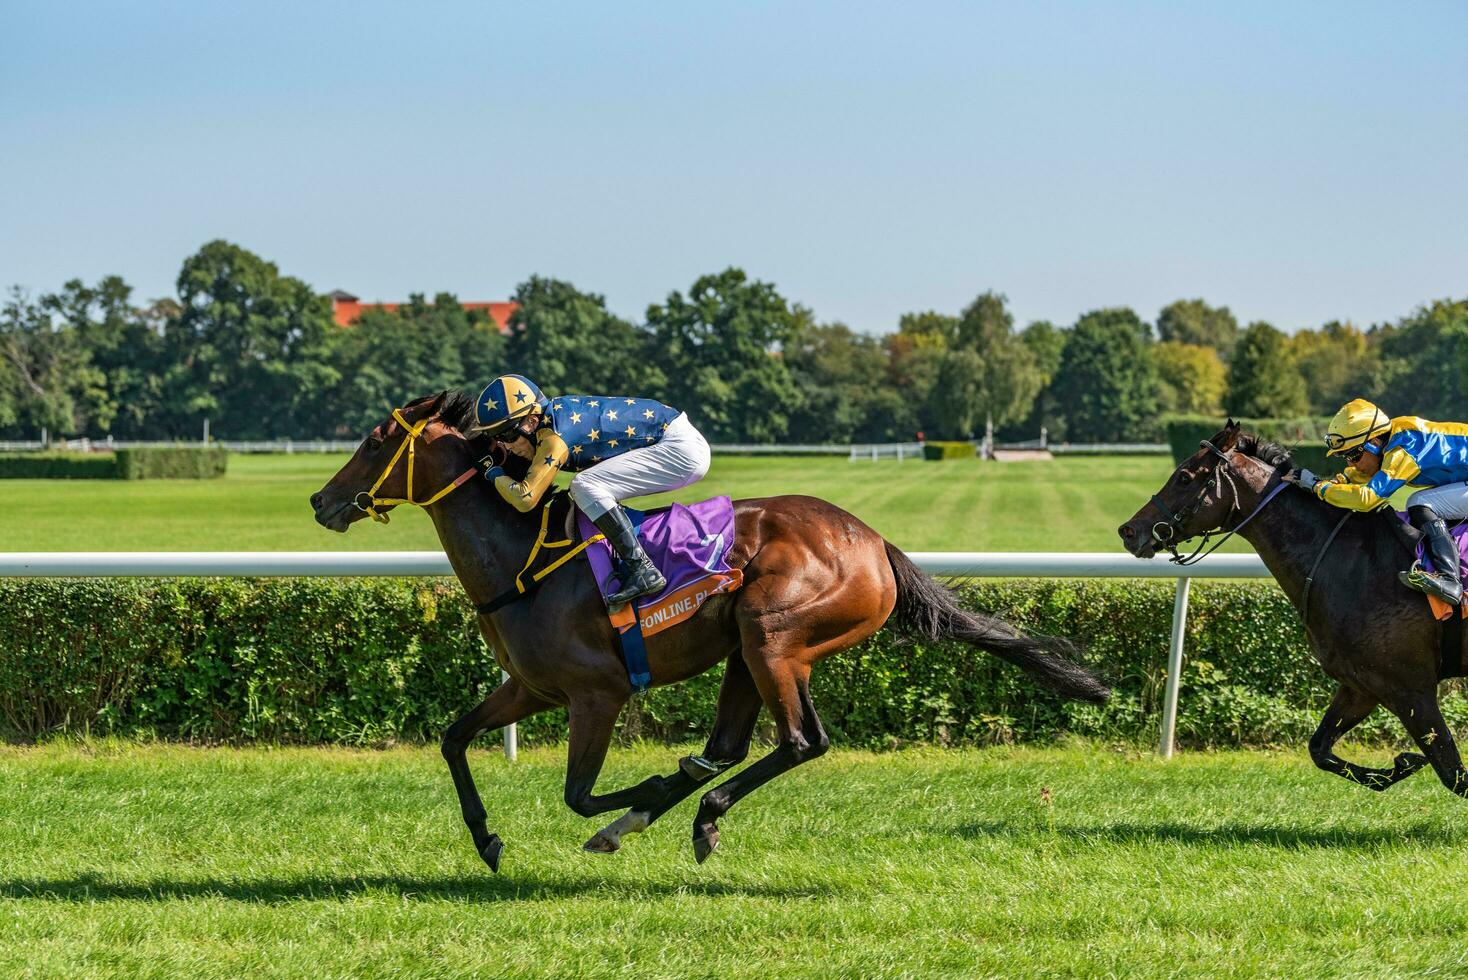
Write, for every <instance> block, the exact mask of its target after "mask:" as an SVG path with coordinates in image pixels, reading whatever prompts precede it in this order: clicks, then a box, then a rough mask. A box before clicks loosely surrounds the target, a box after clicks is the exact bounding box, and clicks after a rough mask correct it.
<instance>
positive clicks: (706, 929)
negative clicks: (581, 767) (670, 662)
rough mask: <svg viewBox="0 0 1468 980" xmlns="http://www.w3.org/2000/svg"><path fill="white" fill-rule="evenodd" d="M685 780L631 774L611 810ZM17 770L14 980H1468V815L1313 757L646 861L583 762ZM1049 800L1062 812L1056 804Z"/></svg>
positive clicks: (124, 751) (939, 802)
mask: <svg viewBox="0 0 1468 980" xmlns="http://www.w3.org/2000/svg"><path fill="white" fill-rule="evenodd" d="M674 755H675V753H674V752H673V751H671V750H667V749H652V748H634V749H630V750H619V751H615V752H614V753H613V754H612V757H611V759H610V760H609V764H608V766H607V771H606V773H605V774H604V777H603V778H604V783H603V786H604V787H605V788H608V789H609V788H611V787H613V786H624V785H629V784H631V783H632V782H634V781H636V780H639V779H641V778H642V777H643V776H646V775H647V774H649V773H651V772H667V771H669V770H670V767H671V765H672V761H673V758H674ZM473 762H474V765H475V767H476V771H477V773H478V776H479V780H480V788H481V790H482V791H483V793H484V796H485V800H486V802H487V804H488V807H489V810H490V813H491V821H490V823H491V827H492V829H494V830H496V831H497V832H498V833H500V834H501V835H502V836H503V837H504V838H505V840H506V842H507V847H506V850H505V856H504V865H503V869H502V873H501V874H500V875H499V876H497V877H496V876H492V875H490V874H489V872H488V870H487V869H485V868H484V867H483V866H482V865H481V864H480V863H479V860H478V858H477V857H475V855H474V853H473V850H472V848H471V847H470V845H469V841H468V836H467V834H466V832H465V831H464V828H463V826H462V824H461V823H460V821H459V816H458V810H457V806H456V804H455V802H454V797H453V792H452V789H451V786H450V782H449V778H448V775H447V773H446V771H445V769H444V767H443V764H442V761H441V760H440V759H439V757H438V753H437V752H436V751H435V750H433V749H432V748H412V749H395V750H389V751H383V752H368V751H348V750H341V749H260V748H256V749H203V750H201V749H191V748H185V747H177V746H172V747H166V746H138V745H135V744H129V743H100V744H91V745H81V746H77V745H49V746H43V747H40V748H9V749H0V784H3V785H4V786H5V793H4V794H3V796H0V849H3V853H4V855H5V858H4V863H3V872H0V916H3V922H4V926H3V928H0V973H3V974H4V975H7V976H19V975H35V976H45V975H54V976H77V975H99V974H114V975H117V974H123V975H130V976H160V977H162V976H177V975H206V976H217V975H232V976H240V975H251V976H261V977H265V976H287V975H290V976H305V975H309V976H313V977H322V976H398V975H422V976H466V977H467V976H475V977H478V976H485V975H489V976H504V975H511V976H534V975H563V976H569V975H607V974H614V973H616V974H627V975H633V976H759V977H781V976H798V975H807V976H809V975H819V976H873V975H899V974H901V975H910V974H929V975H930V974H947V975H979V974H1003V975H1025V976H1028V975H1037V974H1038V975H1066V974H1087V975H1096V974H1109V975H1125V976H1149V975H1151V976H1160V975H1173V974H1176V973H1179V972H1181V973H1191V974H1203V973H1206V974H1210V975H1250V976H1252V975H1274V976H1300V975H1305V976H1321V975H1342V974H1345V975H1373V976H1391V975H1404V974H1408V973H1418V972H1424V971H1436V972H1441V973H1446V974H1450V975H1452V974H1461V973H1462V972H1463V971H1464V970H1465V969H1468V963H1465V960H1468V953H1465V950H1464V947H1463V943H1462V935H1463V934H1464V931H1465V929H1468V910H1465V907H1464V905H1463V904H1462V903H1460V902H1459V901H1457V896H1459V895H1461V894H1463V892H1464V890H1465V888H1468V829H1465V827H1464V825H1463V820H1464V811H1463V809H1462V802H1461V801H1460V800H1458V799H1456V798H1455V797H1453V796H1451V795H1450V794H1449V793H1447V792H1446V791H1445V790H1444V789H1443V788H1442V787H1441V786H1440V785H1439V784H1438V783H1437V781H1436V780H1435V779H1433V778H1432V776H1431V774H1429V773H1424V774H1422V775H1419V776H1418V777H1417V778H1415V779H1413V780H1411V781H1409V782H1408V783H1406V784H1404V785H1403V786H1400V787H1398V788H1396V789H1394V790H1393V791H1392V792H1390V793H1386V794H1380V795H1377V794H1372V793H1369V792H1366V791H1364V790H1362V789H1360V788H1358V787H1353V786H1350V785H1348V784H1346V783H1345V782H1344V781H1342V780H1339V779H1336V778H1333V777H1330V776H1327V775H1326V774H1324V773H1320V772H1318V771H1316V770H1315V769H1313V768H1312V767H1311V766H1310V764H1309V762H1308V760H1307V759H1306V758H1305V757H1304V754H1303V753H1300V752H1296V753H1290V754H1270V753H1226V754H1189V755H1184V756H1182V757H1179V758H1177V759H1174V760H1172V761H1171V762H1161V761H1159V760H1156V759H1154V758H1151V757H1149V756H1146V755H1140V754H1123V753H1119V752H1108V751H1101V750H1097V749H1091V748H1071V749H1043V750H1042V749H989V750H981V751H951V750H949V751H939V750H913V751H905V752H899V753H892V754H886V755H875V756H874V755H867V754H863V753H853V752H841V751H837V752H833V753H832V754H831V755H829V756H827V757H826V758H824V759H821V760H818V761H817V762H815V763H812V764H810V765H808V766H806V767H804V768H802V769H800V770H797V771H796V772H794V773H792V774H790V775H788V776H786V777H784V778H782V779H780V780H778V781H776V782H775V783H772V784H770V785H769V786H767V787H765V788H764V789H762V790H760V791H759V792H758V793H756V794H755V795H754V796H752V797H750V798H749V799H747V800H746V801H744V802H742V803H741V804H740V805H739V806H737V807H736V808H735V809H734V810H733V811H732V812H731V813H730V814H729V815H728V816H727V817H726V818H725V819H724V820H723V822H722V830H723V842H722V845H721V848H720V850H719V851H718V852H717V853H716V854H715V855H714V856H713V857H712V858H711V859H710V861H709V862H708V863H707V864H705V865H702V866H699V865H695V864H694V863H693V861H692V858H691V852H690V847H689V843H688V835H689V823H690V820H691V814H692V809H693V807H692V804H691V803H685V804H683V805H682V806H680V807H679V808H678V809H677V810H675V811H674V812H673V813H671V814H670V815H669V816H668V817H667V818H665V820H664V822H663V823H661V824H658V825H656V826H655V827H653V828H652V829H651V830H650V831H649V832H648V833H646V834H644V835H642V836H640V837H634V838H631V839H630V840H629V841H628V842H627V844H626V845H625V846H624V848H623V850H622V851H621V852H619V853H618V854H616V855H612V856H600V855H589V854H583V853H581V852H580V851H579V850H578V848H579V845H580V843H581V841H582V840H584V839H585V838H586V837H587V836H589V835H590V834H591V833H592V832H593V831H594V830H595V828H596V827H597V826H599V825H600V824H601V823H602V822H603V821H601V820H582V819H580V818H578V817H576V816H574V815H572V814H571V813H570V812H569V811H568V810H567V809H566V808H565V807H564V806H563V805H562V803H561V779H562V758H561V753H560V751H558V750H552V749H541V750H534V751H530V752H527V753H525V754H524V755H522V757H521V761H520V762H519V763H518V764H515V765H513V766H511V765H509V764H507V763H505V762H504V761H503V760H502V759H501V758H499V756H498V755H497V754H496V753H492V752H488V751H486V752H477V753H475V755H474V756H473ZM1045 790H1048V791H1049V799H1050V802H1049V803H1048V804H1047V803H1044V802H1042V795H1043V793H1044V791H1045Z"/></svg>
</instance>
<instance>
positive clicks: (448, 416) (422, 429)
mask: <svg viewBox="0 0 1468 980" xmlns="http://www.w3.org/2000/svg"><path fill="white" fill-rule="evenodd" d="M468 402H469V400H468V399H467V397H466V396H463V395H460V394H458V393H454V392H447V391H441V392H439V393H438V394H436V395H429V396H427V397H424V398H419V399H418V400H416V401H412V402H409V403H408V404H407V405H404V406H403V407H402V408H398V409H394V410H393V412H392V414H390V415H389V416H388V417H387V418H385V419H383V420H382V421H381V422H379V423H378V424H377V426H376V427H375V428H373V430H372V431H371V432H369V433H368V434H367V438H365V439H363V440H362V444H361V445H360V446H358V447H357V451H356V452H355V453H353V454H352V458H351V459H349V460H347V463H346V465H345V466H343V467H342V468H341V469H340V470H338V471H337V473H336V475H335V476H333V477H332V478H331V479H330V480H328V481H327V482H326V486H324V487H322V488H321V489H320V490H318V491H317V492H316V493H314V494H312V495H311V506H312V508H314V509H315V511H316V522H317V523H318V524H320V525H321V526H322V527H325V528H329V529H331V530H333V531H345V530H346V529H347V528H348V527H350V526H351V525H352V524H353V523H354V522H356V521H359V520H361V519H362V518H364V517H371V518H372V519H373V520H377V521H381V522H382V523H384V524H386V523H387V512H388V511H390V510H392V509H393V508H394V507H396V506H397V505H398V504H415V505H417V506H420V507H426V506H428V505H429V504H432V503H436V502H438V501H439V500H440V499H442V498H443V497H445V496H447V495H448V494H449V493H451V492H453V490H454V489H456V488H457V487H459V486H462V485H463V484H464V483H465V482H466V481H468V480H469V479H471V478H472V477H473V476H474V475H475V473H476V472H477V470H476V469H475V467H474V466H473V465H472V456H471V455H470V451H469V446H468V441H467V439H466V438H465V437H464V435H463V434H462V433H461V432H460V430H459V427H458V426H459V423H460V422H461V419H460V418H459V416H460V415H462V414H463V412H464V409H465V404H467V403H468ZM466 466H467V469H466Z"/></svg>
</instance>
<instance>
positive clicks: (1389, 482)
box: [1315, 415, 1468, 511]
mask: <svg viewBox="0 0 1468 980" xmlns="http://www.w3.org/2000/svg"><path fill="white" fill-rule="evenodd" d="M1465 481H1468V424H1465V423H1462V422H1431V421H1428V420H1427V419H1422V418H1417V417H1416V416H1415V415H1404V416H1402V417H1401V418H1395V419H1392V423H1391V434H1390V436H1389V437H1388V439H1387V443H1386V446H1385V447H1384V448H1383V449H1382V452H1381V469H1380V470H1378V471H1377V472H1376V473H1375V475H1373V476H1372V477H1371V478H1370V479H1369V480H1368V479H1366V477H1365V476H1364V475H1363V474H1362V473H1361V472H1360V471H1359V470H1357V469H1356V468H1354V467H1347V468H1346V471H1345V473H1343V474H1341V475H1340V476H1338V477H1336V478H1334V479H1333V480H1330V481H1327V482H1322V483H1320V484H1318V485H1317V486H1316V487H1315V494H1316V496H1318V497H1319V498H1320V499H1321V500H1324V501H1325V502H1326V503H1328V504H1333V505H1334V506H1336V507H1344V508H1345V509H1347V510H1360V511H1367V510H1375V509H1376V508H1378V507H1380V506H1382V505H1383V504H1385V503H1386V501H1387V499H1388V498H1389V497H1391V495H1392V494H1394V493H1396V492H1397V490H1399V489H1401V488H1402V487H1403V486H1404V485H1406V486H1414V487H1440V486H1444V485H1445V484H1449V483H1462V482H1465Z"/></svg>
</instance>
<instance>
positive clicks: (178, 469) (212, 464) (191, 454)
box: [117, 446, 229, 480]
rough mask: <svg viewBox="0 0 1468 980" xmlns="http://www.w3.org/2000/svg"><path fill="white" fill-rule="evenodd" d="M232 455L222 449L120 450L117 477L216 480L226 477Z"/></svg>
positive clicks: (186, 447) (181, 447)
mask: <svg viewBox="0 0 1468 980" xmlns="http://www.w3.org/2000/svg"><path fill="white" fill-rule="evenodd" d="M228 464H229V453H228V452H226V451H225V450H224V449H222V448H205V447H203V446H169V447H166V448H160V449H119V450H118V451H117V475H118V478H119V479H123V480H214V479H218V478H219V477H221V476H223V475H224V470H225V467H226V466H228Z"/></svg>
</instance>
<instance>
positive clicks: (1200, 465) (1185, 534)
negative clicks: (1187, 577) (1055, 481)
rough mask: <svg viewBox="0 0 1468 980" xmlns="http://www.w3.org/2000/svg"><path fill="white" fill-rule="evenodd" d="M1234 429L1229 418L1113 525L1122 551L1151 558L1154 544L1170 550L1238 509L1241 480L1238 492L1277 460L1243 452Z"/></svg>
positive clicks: (1247, 488)
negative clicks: (1133, 510)
mask: <svg viewBox="0 0 1468 980" xmlns="http://www.w3.org/2000/svg"><path fill="white" fill-rule="evenodd" d="M1240 431H1241V430H1240V426H1239V424H1238V423H1237V422H1235V421H1234V420H1233V419H1229V420H1228V424H1226V425H1225V426H1224V427H1223V428H1222V429H1221V430H1219V431H1218V433H1216V434H1215V435H1214V436H1213V438H1212V439H1209V440H1207V441H1206V442H1204V443H1202V444H1201V445H1200V446H1199V448H1198V451H1197V452H1195V453H1194V454H1193V455H1191V456H1189V457H1188V458H1187V459H1185V460H1183V461H1182V463H1181V464H1179V466H1178V467H1177V469H1175V470H1173V471H1172V475H1171V476H1170V477H1168V478H1167V482H1166V483H1164V484H1163V485H1162V489H1160V490H1158V491H1157V492H1156V493H1155V494H1153V495H1152V499H1151V500H1149V501H1148V502H1147V503H1146V504H1145V505H1144V506H1143V507H1142V509H1141V510H1139V511H1137V512H1136V513H1135V514H1133V515H1132V518H1131V520H1129V521H1127V522H1126V523H1125V524H1123V525H1122V526H1121V527H1119V528H1117V533H1118V534H1120V535H1121V542H1122V544H1123V545H1124V546H1125V547H1126V550H1127V551H1130V552H1131V553H1132V554H1134V555H1136V556H1137V557H1138V558H1151V557H1152V556H1153V555H1155V554H1157V549H1159V548H1173V547H1175V546H1176V545H1177V544H1178V542H1180V541H1186V540H1187V539H1189V538H1195V537H1198V536H1199V535H1203V534H1207V533H1209V532H1211V531H1217V530H1220V529H1222V528H1223V527H1224V525H1225V524H1226V523H1228V521H1229V518H1230V517H1231V516H1233V515H1235V514H1236V513H1237V512H1238V511H1239V509H1240V504H1241V497H1240V494H1241V484H1242V485H1243V486H1242V492H1243V493H1244V494H1248V493H1249V491H1250V490H1257V489H1258V488H1259V487H1262V486H1263V485H1264V483H1266V482H1267V481H1268V479H1269V477H1270V476H1272V475H1274V473H1275V472H1276V467H1277V465H1279V462H1278V461H1276V460H1268V461H1266V460H1260V459H1256V458H1255V457H1253V456H1250V455H1247V454H1246V453H1244V452H1243V451H1242V450H1241V447H1240V445H1239V436H1240ZM1271 448H1273V447H1271ZM1280 452H1283V450H1280ZM1251 464H1252V465H1251ZM1256 483H1257V484H1258V486H1255V484H1256ZM1237 516H1238V517H1242V514H1238V515H1237ZM1235 526H1237V518H1236V524H1235Z"/></svg>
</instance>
